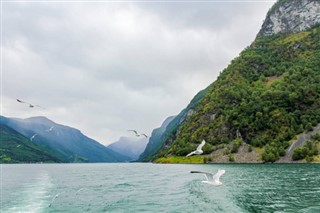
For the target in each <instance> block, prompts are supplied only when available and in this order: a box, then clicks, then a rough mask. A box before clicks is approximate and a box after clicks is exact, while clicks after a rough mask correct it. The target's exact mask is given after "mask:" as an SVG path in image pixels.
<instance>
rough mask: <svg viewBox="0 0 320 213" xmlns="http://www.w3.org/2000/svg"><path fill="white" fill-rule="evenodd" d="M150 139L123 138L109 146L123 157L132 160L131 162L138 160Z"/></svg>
mask: <svg viewBox="0 0 320 213" xmlns="http://www.w3.org/2000/svg"><path fill="white" fill-rule="evenodd" d="M148 141H149V138H145V137H142V138H133V137H130V138H129V137H121V138H120V139H119V140H118V141H116V142H114V143H112V144H110V145H109V146H107V148H108V149H111V150H113V151H115V152H117V153H119V154H121V155H123V156H127V157H129V158H130V161H134V160H137V159H138V157H139V156H140V154H141V153H142V152H143V151H144V149H145V148H146V145H147V143H148Z"/></svg>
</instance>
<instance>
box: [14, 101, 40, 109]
mask: <svg viewBox="0 0 320 213" xmlns="http://www.w3.org/2000/svg"><path fill="white" fill-rule="evenodd" d="M16 100H17V101H18V102H19V103H22V104H27V105H29V107H30V108H33V107H35V106H36V107H39V108H41V109H44V108H43V107H42V106H39V105H34V104H30V103H28V102H25V101H22V100H20V99H16Z"/></svg>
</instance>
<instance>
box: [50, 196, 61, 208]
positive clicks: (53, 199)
mask: <svg viewBox="0 0 320 213" xmlns="http://www.w3.org/2000/svg"><path fill="white" fill-rule="evenodd" d="M57 197H59V194H56V195H55V196H54V197H53V198H52V200H51V203H50V205H49V207H50V206H51V205H52V204H53V202H54V201H55V199H56V198H57Z"/></svg>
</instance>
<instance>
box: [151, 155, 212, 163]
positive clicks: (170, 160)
mask: <svg viewBox="0 0 320 213" xmlns="http://www.w3.org/2000/svg"><path fill="white" fill-rule="evenodd" d="M207 161H208V158H207V157H204V156H191V157H179V156H174V157H173V156H172V157H166V158H158V159H157V160H156V161H155V163H206V162H207Z"/></svg>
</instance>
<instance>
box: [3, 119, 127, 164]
mask: <svg viewBox="0 0 320 213" xmlns="http://www.w3.org/2000/svg"><path fill="white" fill-rule="evenodd" d="M1 122H3V123H4V124H5V125H7V126H9V127H11V128H12V129H14V130H15V131H17V132H19V133H20V134H22V135H24V136H25V137H27V138H28V139H29V140H30V141H32V142H33V143H35V144H38V145H40V146H42V147H44V148H46V149H48V150H50V151H51V152H52V153H54V154H55V155H57V156H59V157H60V158H61V159H63V161H65V162H124V161H128V160H129V158H128V157H126V156H122V155H121V154H118V153H116V152H114V151H112V150H110V149H107V148H106V147H105V146H103V145H102V144H100V143H98V142H97V141H95V140H93V139H91V138H89V137H87V136H85V135H83V134H82V133H81V132H80V131H79V130H77V129H75V128H72V127H68V126H65V125H61V124H58V123H55V122H53V121H51V120H49V119H48V118H46V117H41V116H39V117H32V118H27V119H20V118H6V117H3V116H1Z"/></svg>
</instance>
